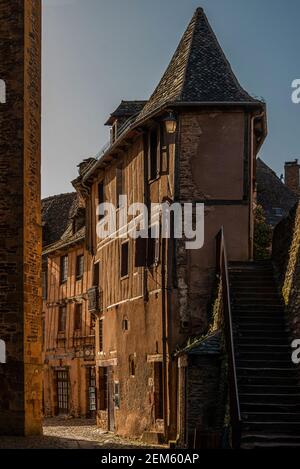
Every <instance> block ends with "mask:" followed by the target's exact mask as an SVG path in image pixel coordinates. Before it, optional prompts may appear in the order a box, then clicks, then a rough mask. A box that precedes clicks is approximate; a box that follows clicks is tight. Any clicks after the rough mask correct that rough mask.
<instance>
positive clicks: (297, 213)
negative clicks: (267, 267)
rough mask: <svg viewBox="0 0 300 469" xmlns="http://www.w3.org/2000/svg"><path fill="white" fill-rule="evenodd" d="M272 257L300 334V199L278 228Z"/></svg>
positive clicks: (291, 320) (290, 317) (292, 324)
mask: <svg viewBox="0 0 300 469" xmlns="http://www.w3.org/2000/svg"><path fill="white" fill-rule="evenodd" d="M272 259H273V263H274V266H275V269H276V273H277V276H278V280H279V286H280V290H281V293H282V297H283V300H284V303H285V306H286V312H287V316H288V321H289V325H290V328H291V333H292V337H293V338H299V337H300V203H297V204H296V205H295V206H294V207H293V208H292V210H291V211H290V213H289V215H288V217H287V218H284V219H283V220H282V221H281V222H280V223H279V224H278V225H277V227H276V228H275V230H274V236H273V252H272Z"/></svg>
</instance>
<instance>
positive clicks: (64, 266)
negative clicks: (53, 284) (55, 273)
mask: <svg viewBox="0 0 300 469" xmlns="http://www.w3.org/2000/svg"><path fill="white" fill-rule="evenodd" d="M67 279H68V256H62V257H61V258H60V283H65V282H66V281H67Z"/></svg>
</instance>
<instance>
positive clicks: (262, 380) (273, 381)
mask: <svg viewBox="0 0 300 469" xmlns="http://www.w3.org/2000/svg"><path fill="white" fill-rule="evenodd" d="M293 374H294V376H289V377H285V376H278V375H277V376H265V375H263V374H262V375H260V376H259V375H258V376H248V375H245V376H238V383H239V386H244V385H245V386H249V385H256V386H271V387H272V388H273V387H274V386H298V385H300V381H299V378H298V377H297V376H296V373H294V372H293Z"/></svg>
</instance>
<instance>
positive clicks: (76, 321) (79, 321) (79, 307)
mask: <svg viewBox="0 0 300 469" xmlns="http://www.w3.org/2000/svg"><path fill="white" fill-rule="evenodd" d="M79 312H80V316H79ZM82 312H83V305H82V303H75V307H74V332H75V331H81V329H82ZM78 318H79V319H78ZM78 324H79V327H78Z"/></svg>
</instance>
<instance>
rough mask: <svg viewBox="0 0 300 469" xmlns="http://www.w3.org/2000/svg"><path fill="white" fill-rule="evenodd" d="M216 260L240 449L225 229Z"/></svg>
mask: <svg viewBox="0 0 300 469" xmlns="http://www.w3.org/2000/svg"><path fill="white" fill-rule="evenodd" d="M216 260H217V263H216V271H217V275H218V277H219V279H220V282H221V291H222V301H221V305H222V306H221V311H220V313H221V317H220V320H221V321H220V322H221V327H222V329H223V333H224V338H225V349H226V353H227V357H228V384H229V389H228V391H229V403H230V423H231V427H232V444H233V447H234V448H239V446H240V438H241V425H242V420H241V411H240V401H239V392H238V384H237V373H236V363H235V352H234V340H233V325H232V315H231V300H230V285H229V274H228V260H227V254H226V245H225V238H224V230H223V227H222V229H221V230H220V232H219V233H218V235H217V253H216Z"/></svg>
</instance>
